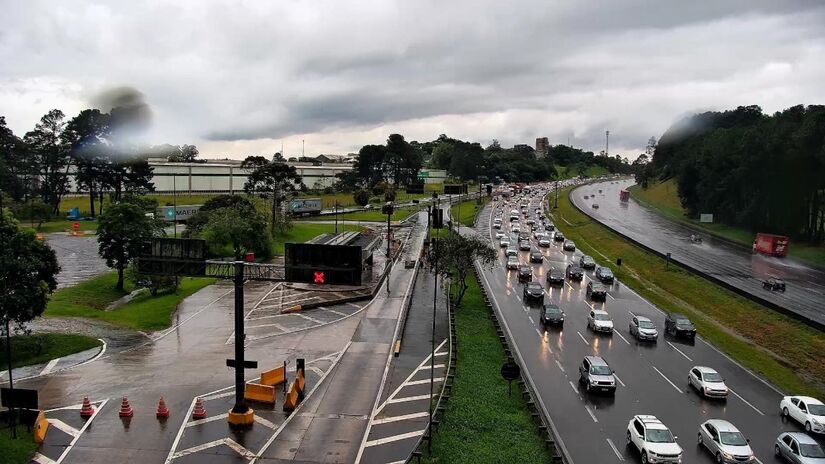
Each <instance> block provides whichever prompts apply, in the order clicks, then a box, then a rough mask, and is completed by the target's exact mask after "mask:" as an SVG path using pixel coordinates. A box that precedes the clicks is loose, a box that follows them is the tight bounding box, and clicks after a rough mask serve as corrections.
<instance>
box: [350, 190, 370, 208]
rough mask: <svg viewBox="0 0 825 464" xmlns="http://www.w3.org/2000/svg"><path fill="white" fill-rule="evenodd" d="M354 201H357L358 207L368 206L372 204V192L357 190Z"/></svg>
mask: <svg viewBox="0 0 825 464" xmlns="http://www.w3.org/2000/svg"><path fill="white" fill-rule="evenodd" d="M352 199H353V200H355V204H356V205H359V206H367V204H368V203H369V202H370V192H369V191H368V190H364V189H359V190H356V191H355V193H353V194H352Z"/></svg>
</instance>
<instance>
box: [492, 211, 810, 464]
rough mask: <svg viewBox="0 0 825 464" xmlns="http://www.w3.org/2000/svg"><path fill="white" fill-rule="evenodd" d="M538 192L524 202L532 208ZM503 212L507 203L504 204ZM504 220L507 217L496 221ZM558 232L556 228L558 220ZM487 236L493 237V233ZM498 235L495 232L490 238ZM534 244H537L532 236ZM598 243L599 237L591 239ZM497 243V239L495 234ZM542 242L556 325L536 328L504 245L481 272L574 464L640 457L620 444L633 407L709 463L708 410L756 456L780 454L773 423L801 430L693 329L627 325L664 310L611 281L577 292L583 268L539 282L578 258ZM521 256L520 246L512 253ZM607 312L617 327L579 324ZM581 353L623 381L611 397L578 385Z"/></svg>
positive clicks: (769, 458)
mask: <svg viewBox="0 0 825 464" xmlns="http://www.w3.org/2000/svg"><path fill="white" fill-rule="evenodd" d="M538 205H539V200H538V197H536V198H535V199H534V200H533V204H532V205H531V206H530V211H533V209H534V208H536V207H538ZM506 209H507V211H509V209H510V208H509V207H507V208H506ZM490 211H491V209H490V207H487V208H486V209H485V210H484V211H483V212H482V213H481V214H482V216H481V218H480V220H479V229H480V233H481V234H482V235H486V234H490V239H491V240H493V237H492V233H493V232H494V230H493V229H492V227H491V223H490V221H491V214H490ZM504 227H505V229H506V228H508V227H509V224H508V222H507V220H506V212H505V220H504ZM562 231H564V228H563V227H562ZM493 241H495V240H493ZM495 242H497V241H495ZM532 243H533V246H534V248H538V246H537V244H536V242H535V240H532ZM594 245H595V246H597V247H598V244H594ZM495 246H496V248H497V249H498V244H497V243H495ZM538 249H541V250H542V253H543V254H544V256H545V261H544V263H542V264H533V265H532V267H533V275H534V279H535V280H538V281H539V282H541V284H542V286H544V287H545V289H546V297H545V299H546V301H552V302H555V303H557V304H558V305H559V306H560V307H561V308H562V309H563V310H564V311H565V313H566V318H565V325H564V328H563V329H562V330H559V329H549V330H548V331H546V332H545V331H543V330H542V328H541V327H540V326H539V322H538V321H539V311H538V306H528V305H525V304H524V301H523V299H522V285H521V284H519V283H518V281H517V277H516V274H515V271H507V270H506V269H505V266H504V264H505V262H506V260H505V259H504V257H503V251H499V258H498V261H497V262H496V263H495V264H494V266H493V268H492V269H489V270H484V272H483V273H482V281H483V282H484V285H485V287H486V288H487V289H488V291H489V293H490V295H491V297H492V299H493V301H494V303H495V305H496V306H497V308H498V311H499V313H500V319H501V320H502V324H503V325H504V326H505V327H506V331H509V333H510V335H511V337H510V339H511V343H512V344H513V346H514V351H516V352H517V354H518V355H519V356H520V357H521V358H522V361H523V367H524V368H526V375H527V376H529V377H530V378H531V379H532V383H533V385H534V386H535V387H536V391H537V393H538V395H539V396H540V400H541V403H542V405H543V407H544V408H545V410H546V412H547V413H548V414H549V417H550V418H551V420H552V421H553V423H554V425H555V428H556V429H557V430H558V431H559V433H560V438H561V441H562V448H563V449H564V452H565V454H567V455H568V457H569V458H570V461H571V462H573V463H578V464H588V463H597V462H598V463H609V462H622V461H630V462H639V461H640V457H639V455H638V453H637V452H636V451H635V449H633V450H632V449H630V448H628V447H626V445H625V443H626V441H625V433H626V430H627V424H628V421H629V420H630V419H631V418H632V416H633V415H635V414H653V415H656V416H657V417H658V418H659V419H661V420H662V421H663V422H664V423H665V424H666V425H667V426H668V427H670V429H671V430H672V431H673V433H674V434H675V435H677V436H678V437H679V438H678V442H679V444H680V445H681V446H682V448H683V450H684V454H683V456H684V459H683V462H686V463H704V462H713V459H712V457H711V456H710V455H709V453H708V452H707V451H706V450H705V449H703V448H699V447H698V446H697V444H696V440H697V433H698V427H699V424H701V423H702V422H703V421H705V420H707V419H711V418H719V419H725V420H728V421H730V422H732V423H733V424H734V425H736V426H737V427H738V428H739V429H740V430H741V431H742V432H743V433H744V434H745V435H746V436H747V437H748V438H750V440H751V446H752V447H753V449H754V451H755V453H756V456H757V458H759V459H760V460H761V462H764V463H768V462H779V461H776V460H775V458H774V457H773V443H774V440H775V438H776V437H777V435H779V433H780V432H782V431H786V430H795V431H800V430H801V428H800V427H799V426H798V425H796V424H795V423H789V422H785V421H783V419H782V418H781V416H780V414H779V407H778V405H779V400H780V399H781V396H782V395H781V394H780V393H779V392H778V391H777V390H775V389H774V388H773V387H771V386H769V385H768V384H767V383H765V382H763V381H762V380H760V379H759V378H757V377H756V376H754V375H752V374H751V373H750V372H748V371H746V370H745V369H743V368H741V367H740V366H738V365H737V364H736V363H734V362H733V361H731V360H730V359H729V358H727V357H726V356H724V355H722V354H721V353H720V352H718V351H717V350H716V349H715V348H714V347H712V346H710V345H709V344H707V343H706V342H705V341H704V340H702V339H701V337H697V340H696V341H695V342H693V343H689V342H685V341H682V340H675V339H671V338H670V337H669V336H664V335H661V334H660V336H659V340H658V343H656V344H650V343H637V342H636V340H635V339H634V338H633V337H632V336H631V335H630V333H629V332H628V324H629V320H630V318H631V312H632V313H634V314H638V315H644V316H648V317H650V318H651V319H652V320H653V321H654V323H655V324H656V326H657V328H658V329H659V331H660V333H661V332H662V331H663V327H664V313H662V312H661V311H660V310H658V309H657V308H656V307H654V306H653V305H651V304H650V303H648V302H646V301H645V300H643V299H642V298H641V297H639V296H638V295H636V294H635V293H633V292H632V291H631V290H629V289H628V288H627V287H625V286H624V285H622V284H621V282H619V281H617V282H616V283H615V284H614V285H612V286H611V287H610V289H609V292H608V298H607V300H606V302H604V303H601V302H600V303H592V302H590V301H589V299H588V298H587V297H586V293H585V291H584V289H585V287H586V285H587V282H588V281H589V280H590V279H591V278H592V271H587V273H586V277H585V280H584V281H583V282H582V283H575V282H566V283H565V284H564V285H563V286H561V287H556V288H547V284H546V282H545V280H544V278H545V275H546V273H547V270H548V268H549V267H550V266H556V267H558V268H561V269H564V268H565V267H566V265H567V263H569V262H571V260H573V259H578V257H579V256H580V253H578V252H575V253H573V252H564V251H562V249H561V245H560V244H557V243H555V242H554V244H553V245H552V246H551V247H550V248H538ZM519 260H520V261H521V262H522V263H525V262H527V261H528V252H526V251H525V252H519ZM593 307H595V308H600V309H605V310H606V311H608V312H609V313H610V314H611V316H612V318H613V321H614V325H615V327H616V331H615V333H614V334H613V335H612V336H611V335H596V334H594V333H593V332H591V331H589V330H588V328H587V322H586V316H587V313H588V312H589V311H590V309H591V308H593ZM586 355H598V356H602V357H604V358H605V360H606V361H607V362H608V363H609V364H610V365H611V367H613V368H614V369H615V370H616V374H617V376H618V378H619V379H620V380H621V382H620V383H619V387H618V389H617V392H616V394H615V397H610V396H599V395H591V394H587V393H585V392H584V391H583V390H580V389H579V384H578V366H579V364H580V363H581V361H582V358H583V357H584V356H586ZM695 365H705V366H710V367H712V368H714V369H716V370H717V371H719V372H720V373H721V374H722V376H723V377H724V378H725V379H726V382H727V385H728V386H729V387H730V388H731V389H732V391H734V392H735V394H731V395H730V397H729V398H728V399H727V400H726V401H718V400H707V399H704V398H702V397H700V396H699V395H697V393H696V392H695V391H694V390H692V389H689V388H688V387H687V374H688V370H689V369H690V368H691V367H693V366H695Z"/></svg>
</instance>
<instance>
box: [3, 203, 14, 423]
mask: <svg viewBox="0 0 825 464" xmlns="http://www.w3.org/2000/svg"><path fill="white" fill-rule="evenodd" d="M0 211H2V209H0ZM6 358H7V359H8V361H9V390H10V391H11V395H9V426H10V427H11V437H12V438H14V439H17V420H16V418H15V411H14V379H13V378H12V372H11V371H12V368H11V327H10V326H9V316H8V315H7V316H6Z"/></svg>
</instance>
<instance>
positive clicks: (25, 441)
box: [0, 422, 38, 464]
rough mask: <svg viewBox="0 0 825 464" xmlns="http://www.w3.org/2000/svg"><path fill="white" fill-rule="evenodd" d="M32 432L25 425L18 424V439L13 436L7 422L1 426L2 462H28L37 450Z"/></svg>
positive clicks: (0, 459) (11, 463) (0, 463)
mask: <svg viewBox="0 0 825 464" xmlns="http://www.w3.org/2000/svg"><path fill="white" fill-rule="evenodd" d="M37 446H38V445H37V444H36V443H35V442H34V437H33V436H32V433H31V432H29V431H28V430H27V427H26V426H25V425H22V426H21V425H18V426H17V439H12V438H11V430H10V429H8V428H7V426H6V423H5V422H2V427H0V464H28V463H29V462H31V458H32V456H34V452H35V451H37Z"/></svg>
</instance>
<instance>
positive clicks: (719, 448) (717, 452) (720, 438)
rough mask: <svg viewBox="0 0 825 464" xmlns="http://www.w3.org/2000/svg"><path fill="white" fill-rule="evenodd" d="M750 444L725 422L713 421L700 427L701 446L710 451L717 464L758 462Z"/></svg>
mask: <svg viewBox="0 0 825 464" xmlns="http://www.w3.org/2000/svg"><path fill="white" fill-rule="evenodd" d="M749 442H750V440H748V439H747V438H745V436H744V435H742V432H740V431H739V429H737V428H736V427H734V426H733V424H731V423H730V422H728V421H725V420H721V419H711V420H708V421H705V422H704V423H702V425H700V426H699V444H700V445H702V446H704V447H705V448H707V449H708V451H710V454H712V455H713V457H714V459H716V462H725V463H736V462H756V458H755V457H754V456H753V450H752V449H751V447H750V445H749V444H748V443H749Z"/></svg>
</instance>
